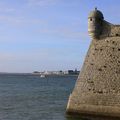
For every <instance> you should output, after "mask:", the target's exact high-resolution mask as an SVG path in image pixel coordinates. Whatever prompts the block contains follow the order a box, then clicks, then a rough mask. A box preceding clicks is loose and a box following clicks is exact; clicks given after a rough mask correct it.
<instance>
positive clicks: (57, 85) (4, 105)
mask: <svg viewBox="0 0 120 120" xmlns="http://www.w3.org/2000/svg"><path fill="white" fill-rule="evenodd" d="M76 79H77V76H49V77H45V78H41V77H40V76H38V75H36V76H35V75H17V74H1V75H0V120H68V119H70V118H67V117H66V114H65V110H66V105H67V102H68V98H69V95H70V93H71V91H72V89H73V87H74V84H75V81H76ZM70 120H71V119H70Z"/></svg>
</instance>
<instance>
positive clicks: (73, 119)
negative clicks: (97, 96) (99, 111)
mask: <svg viewBox="0 0 120 120" xmlns="http://www.w3.org/2000/svg"><path fill="white" fill-rule="evenodd" d="M66 120H120V118H112V117H99V116H94V117H93V116H81V117H78V116H71V115H68V116H66Z"/></svg>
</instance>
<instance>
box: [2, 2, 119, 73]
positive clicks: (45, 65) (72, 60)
mask: <svg viewBox="0 0 120 120" xmlns="http://www.w3.org/2000/svg"><path fill="white" fill-rule="evenodd" d="M95 7H97V8H98V9H99V10H100V11H102V12H103V14H104V18H105V20H107V21H109V22H111V23H114V24H119V23H120V14H119V11H120V0H0V72H21V73H24V72H25V73H28V72H33V71H46V70H68V69H75V68H77V69H78V70H80V69H81V67H82V64H83V62H84V59H85V56H86V53H87V51H88V48H89V45H90V42H91V38H90V37H89V35H88V32H87V23H88V21H87V19H88V14H89V12H90V11H91V10H93V9H94V8H95Z"/></svg>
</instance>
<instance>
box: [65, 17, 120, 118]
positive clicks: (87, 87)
mask: <svg viewBox="0 0 120 120" xmlns="http://www.w3.org/2000/svg"><path fill="white" fill-rule="evenodd" d="M89 19H90V18H89ZM94 20H96V18H94ZM91 22H92V21H91ZM97 22H99V21H97ZM97 22H94V24H93V23H92V26H93V25H94V28H96V24H97V25H98V24H99V23H97ZM100 22H101V21H100ZM88 23H89V24H91V23H90V22H88ZM89 26H91V25H89ZM91 30H92V31H91ZM94 30H95V29H94ZM90 32H92V34H94V31H93V29H91V28H89V34H90V35H91V33H90ZM91 37H92V42H91V45H90V48H89V50H88V53H87V56H86V58H85V62H84V65H83V67H82V70H81V72H80V75H79V77H78V80H77V82H76V85H75V88H74V90H73V92H72V94H71V95H70V98H69V101H68V106H67V112H68V113H83V114H93V115H94V114H95V115H104V116H115V117H120V25H113V24H110V23H108V22H107V21H105V20H102V27H101V30H100V33H99V34H96V35H91Z"/></svg>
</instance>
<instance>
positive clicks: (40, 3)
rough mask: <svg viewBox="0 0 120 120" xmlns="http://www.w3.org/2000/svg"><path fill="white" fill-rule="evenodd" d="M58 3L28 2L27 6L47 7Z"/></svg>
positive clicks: (30, 0)
mask: <svg viewBox="0 0 120 120" xmlns="http://www.w3.org/2000/svg"><path fill="white" fill-rule="evenodd" d="M57 2H58V0H28V5H29V6H41V7H42V6H45V7H46V6H49V5H54V4H56V3H57Z"/></svg>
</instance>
